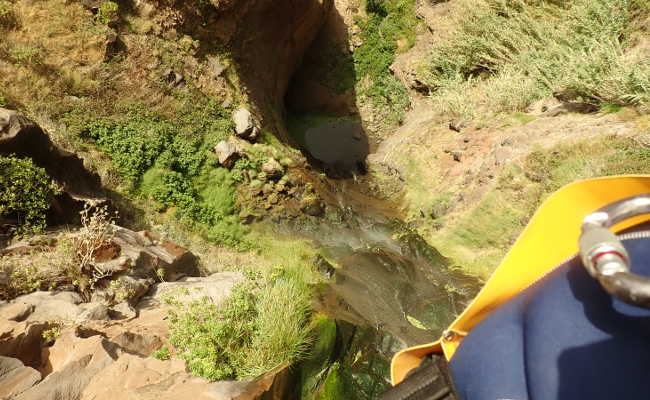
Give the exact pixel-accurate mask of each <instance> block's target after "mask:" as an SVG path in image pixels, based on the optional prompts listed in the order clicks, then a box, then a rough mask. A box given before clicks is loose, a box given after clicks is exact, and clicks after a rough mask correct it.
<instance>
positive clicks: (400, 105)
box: [353, 0, 417, 124]
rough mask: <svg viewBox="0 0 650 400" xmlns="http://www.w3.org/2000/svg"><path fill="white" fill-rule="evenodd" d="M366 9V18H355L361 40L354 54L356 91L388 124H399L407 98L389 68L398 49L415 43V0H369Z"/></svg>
mask: <svg viewBox="0 0 650 400" xmlns="http://www.w3.org/2000/svg"><path fill="white" fill-rule="evenodd" d="M366 12H367V14H368V17H367V19H365V20H358V21H357V24H359V26H360V28H361V34H360V36H361V40H362V41H363V43H362V45H361V46H359V48H357V49H356V50H355V51H354V54H353V59H354V68H355V72H356V76H357V80H358V81H359V83H360V84H359V85H358V87H360V91H359V93H360V94H361V95H364V96H367V97H368V98H369V99H370V102H371V104H372V106H373V107H374V108H375V109H376V110H378V111H380V112H381V113H382V114H383V115H385V117H386V118H387V119H388V122H389V123H393V124H394V123H398V122H401V121H402V119H403V118H404V112H405V110H406V109H407V108H408V106H409V98H408V93H407V92H406V88H404V86H403V85H402V83H401V82H400V81H399V79H397V78H396V77H395V76H394V75H393V74H392V73H391V72H390V70H389V67H390V65H391V64H392V63H393V61H394V60H395V55H396V54H397V53H398V52H401V51H405V50H408V49H409V48H411V47H412V46H413V44H414V43H415V28H416V25H417V19H416V16H415V0H397V1H391V0H368V1H367V2H366ZM366 79H367V80H368V82H365V80H366Z"/></svg>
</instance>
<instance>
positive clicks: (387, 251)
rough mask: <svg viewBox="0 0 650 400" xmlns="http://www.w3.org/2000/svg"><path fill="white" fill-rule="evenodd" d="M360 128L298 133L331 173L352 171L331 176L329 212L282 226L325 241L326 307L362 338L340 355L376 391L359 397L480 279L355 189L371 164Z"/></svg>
mask: <svg viewBox="0 0 650 400" xmlns="http://www.w3.org/2000/svg"><path fill="white" fill-rule="evenodd" d="M359 132H361V133H362V131H359V129H358V128H355V126H354V124H351V123H349V122H345V123H331V122H327V123H325V125H321V126H317V127H316V128H311V129H309V130H307V131H306V132H305V133H304V136H303V137H302V138H301V139H300V140H299V141H300V142H301V143H302V144H303V146H304V147H303V151H305V152H307V153H308V154H306V155H307V156H308V157H309V158H312V159H313V158H316V159H317V160H318V161H320V162H321V163H322V164H321V165H320V166H321V167H322V170H324V171H325V172H326V173H328V175H330V174H329V172H331V171H333V170H334V171H335V174H334V175H335V177H336V178H341V177H342V176H343V177H345V176H347V177H348V179H338V180H330V183H331V185H330V187H329V189H328V191H329V192H330V193H327V195H326V196H325V197H329V198H327V200H326V202H327V203H328V206H327V209H328V212H327V214H326V216H325V217H323V218H319V219H318V220H317V222H314V223H313V224H309V223H307V224H305V223H304V221H300V222H295V223H293V224H292V223H287V224H285V225H284V226H283V228H282V230H283V232H284V233H286V234H290V235H299V236H301V237H305V238H309V239H311V240H312V241H313V243H314V245H315V246H316V247H317V248H319V249H320V254H321V257H320V258H319V260H317V263H318V265H319V269H320V271H321V273H322V274H323V275H325V277H326V278H327V279H326V281H327V283H326V284H325V285H324V287H322V288H321V290H320V292H319V307H320V309H321V311H322V312H324V313H325V314H327V315H329V316H330V317H331V318H334V319H336V320H337V321H339V324H343V325H345V326H344V328H345V329H343V331H344V332H345V331H347V332H348V333H349V331H350V329H351V328H350V327H352V329H353V330H355V329H357V331H356V332H357V335H356V337H357V339H356V341H355V339H354V335H352V336H350V335H349V334H347V337H348V339H349V338H350V337H352V339H349V340H348V344H347V348H346V349H345V350H343V351H342V352H340V354H339V356H338V357H339V360H340V361H341V362H342V363H347V364H348V367H350V370H351V371H352V375H353V376H354V377H355V378H354V379H356V381H358V382H357V383H358V384H357V385H356V389H355V390H356V391H357V392H360V391H361V390H365V391H366V392H368V393H370V394H368V393H366V395H365V396H359V397H356V398H374V396H375V395H377V394H378V393H377V391H378V390H379V391H381V388H385V385H386V381H387V378H388V363H389V360H390V358H391V357H392V356H393V354H394V353H395V352H396V351H399V350H400V349H402V348H405V347H407V346H411V345H416V344H423V343H428V342H432V341H434V340H436V339H437V338H438V337H439V335H440V334H441V332H442V330H443V329H444V328H445V327H446V326H447V325H448V324H449V323H450V322H451V321H452V320H453V319H454V318H455V316H457V315H458V313H459V312H460V311H462V310H463V308H464V307H465V305H466V304H467V303H468V302H469V301H470V300H471V299H472V298H473V297H474V295H475V294H476V293H477V292H478V289H479V288H480V285H481V283H480V282H479V280H478V279H476V278H474V277H471V276H468V275H466V274H464V273H463V272H462V271H461V270H460V269H459V268H457V267H455V266H453V265H452V263H451V261H450V260H449V259H447V258H445V257H444V256H443V255H441V254H440V252H438V251H437V250H436V249H435V248H433V247H431V246H429V245H428V244H427V242H426V241H425V240H424V239H423V238H422V237H420V236H419V235H418V234H417V233H415V232H414V231H413V230H411V229H409V228H408V226H407V224H405V223H403V222H401V221H400V219H399V216H398V215H397V214H395V215H390V212H389V213H388V215H387V212H386V210H387V209H390V207H387V206H386V205H385V204H381V203H382V202H381V201H380V200H377V199H372V200H369V199H368V198H367V197H365V198H364V197H363V196H356V195H355V194H356V193H358V192H359V190H358V189H359V188H358V187H357V185H359V183H357V182H356V179H350V178H349V177H350V176H351V177H352V178H354V177H356V175H357V174H359V173H363V172H365V171H364V168H363V163H364V161H365V157H366V155H367V140H366V139H365V136H364V137H360V133H359ZM328 143H331V145H329V147H328ZM332 160H333V161H332ZM323 164H324V165H323ZM321 194H322V193H321ZM380 209H381V211H380ZM343 325H342V326H343ZM359 338H362V339H359ZM360 359H361V360H364V361H363V362H359V361H358V360H360ZM357 364H358V365H357ZM355 371H356V372H355ZM355 374H356V375H355ZM373 380H374V382H375V383H377V382H378V381H381V382H379V383H381V384H380V385H373V384H372V381H373ZM364 381H368V382H371V384H370V386H368V385H365V386H364V384H363V382H364ZM359 382H361V383H359ZM369 387H370V389H368V388H369ZM378 388H379V389H378Z"/></svg>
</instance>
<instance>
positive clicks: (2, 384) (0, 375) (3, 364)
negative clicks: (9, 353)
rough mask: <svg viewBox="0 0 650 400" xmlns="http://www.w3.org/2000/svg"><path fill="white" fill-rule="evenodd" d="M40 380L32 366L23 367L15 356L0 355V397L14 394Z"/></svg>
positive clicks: (38, 373) (39, 375) (8, 396)
mask: <svg viewBox="0 0 650 400" xmlns="http://www.w3.org/2000/svg"><path fill="white" fill-rule="evenodd" d="M40 380H41V374H40V372H38V371H36V370H35V369H34V368H30V367H25V366H24V365H23V363H22V362H21V361H20V360H18V359H16V358H10V357H1V356H0V399H4V398H10V397H11V396H16V395H18V394H20V393H22V392H24V391H25V390H27V389H29V388H30V387H32V386H34V385H35V384H36V383H38V381H40Z"/></svg>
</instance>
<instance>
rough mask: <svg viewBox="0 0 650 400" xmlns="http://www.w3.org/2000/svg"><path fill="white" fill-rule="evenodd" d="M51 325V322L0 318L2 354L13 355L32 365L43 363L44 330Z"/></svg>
mask: <svg viewBox="0 0 650 400" xmlns="http://www.w3.org/2000/svg"><path fill="white" fill-rule="evenodd" d="M50 327H51V324H50V323H49V322H27V321H22V322H15V321H9V320H3V319H0V356H5V357H13V358H17V359H19V360H20V361H22V362H23V363H24V364H25V365H27V366H30V367H34V368H36V367H38V366H39V365H40V363H41V347H43V345H44V343H45V340H44V339H43V332H44V331H45V330H47V329H49V328H50Z"/></svg>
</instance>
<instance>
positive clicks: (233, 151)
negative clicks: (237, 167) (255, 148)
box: [214, 140, 240, 168]
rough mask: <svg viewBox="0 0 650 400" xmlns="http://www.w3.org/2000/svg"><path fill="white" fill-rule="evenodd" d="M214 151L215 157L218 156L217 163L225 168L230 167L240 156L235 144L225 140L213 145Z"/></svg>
mask: <svg viewBox="0 0 650 400" xmlns="http://www.w3.org/2000/svg"><path fill="white" fill-rule="evenodd" d="M214 152H215V153H216V154H217V158H219V164H221V165H223V166H224V167H226V168H230V167H232V165H233V164H234V163H235V161H236V160H237V159H238V158H239V156H240V154H239V152H238V151H237V146H235V145H234V144H233V143H231V142H230V141H225V140H222V141H220V142H219V143H217V145H216V146H214Z"/></svg>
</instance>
